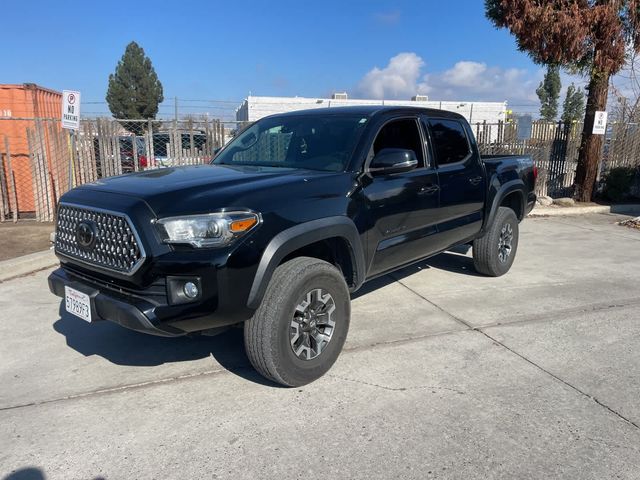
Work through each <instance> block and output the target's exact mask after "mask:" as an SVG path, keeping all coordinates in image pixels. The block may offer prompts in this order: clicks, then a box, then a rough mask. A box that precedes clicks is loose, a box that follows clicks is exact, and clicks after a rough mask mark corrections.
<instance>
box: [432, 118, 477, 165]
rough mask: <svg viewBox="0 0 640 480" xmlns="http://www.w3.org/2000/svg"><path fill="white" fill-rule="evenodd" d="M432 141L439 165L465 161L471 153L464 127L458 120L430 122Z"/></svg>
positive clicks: (435, 120)
mask: <svg viewBox="0 0 640 480" xmlns="http://www.w3.org/2000/svg"><path fill="white" fill-rule="evenodd" d="M429 127H430V128H431V140H432V143H433V150H434V151H435V155H436V158H437V160H438V165H446V164H448V163H456V162H460V161H461V160H464V159H465V158H466V157H467V155H469V153H470V151H471V150H470V149H469V142H468V140H467V134H466V133H465V130H464V127H463V126H462V124H461V123H460V122H457V121H456V120H441V119H431V120H429Z"/></svg>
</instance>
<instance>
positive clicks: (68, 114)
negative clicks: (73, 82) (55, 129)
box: [62, 90, 80, 130]
mask: <svg viewBox="0 0 640 480" xmlns="http://www.w3.org/2000/svg"><path fill="white" fill-rule="evenodd" d="M62 128H69V129H71V130H78V129H79V128H80V92H75V91H73V90H63V91H62Z"/></svg>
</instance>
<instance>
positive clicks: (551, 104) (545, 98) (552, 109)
mask: <svg viewBox="0 0 640 480" xmlns="http://www.w3.org/2000/svg"><path fill="white" fill-rule="evenodd" d="M561 88H562V84H561V83H560V67H558V66H555V65H549V66H548V67H547V73H545V74H544V80H543V81H542V82H540V86H539V87H538V88H537V89H536V94H537V95H538V98H539V99H540V117H542V119H543V120H546V121H548V122H552V121H554V120H555V119H556V115H558V99H559V98H560V89H561Z"/></svg>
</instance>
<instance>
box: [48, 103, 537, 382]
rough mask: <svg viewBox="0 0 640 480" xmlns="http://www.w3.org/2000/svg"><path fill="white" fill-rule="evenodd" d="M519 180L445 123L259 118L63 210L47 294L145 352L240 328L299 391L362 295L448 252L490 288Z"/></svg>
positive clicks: (526, 174)
mask: <svg viewBox="0 0 640 480" xmlns="http://www.w3.org/2000/svg"><path fill="white" fill-rule="evenodd" d="M536 176H537V170H536V167H535V166H534V164H533V162H532V160H531V158H530V157H528V156H490V157H481V156H480V154H479V152H478V147H477V145H476V142H475V139H474V135H473V132H472V130H471V128H470V126H469V124H468V123H467V121H466V120H465V119H464V118H463V117H462V116H460V115H458V114H456V113H451V112H445V111H441V110H432V109H423V108H415V107H387V106H368V107H344V108H318V109H314V110H307V111H298V112H290V113H285V114H279V115H273V116H270V117H266V118H263V119H261V120H259V121H257V122H255V123H254V124H252V125H251V126H249V127H248V128H246V129H245V130H244V131H242V132H240V133H238V134H237V135H236V137H235V138H234V139H233V140H232V141H231V142H229V143H228V144H227V145H226V146H225V147H224V148H223V149H222V150H221V151H220V152H218V153H217V155H216V157H215V158H214V160H213V161H212V162H211V164H207V165H199V166H190V167H179V168H165V169H157V170H148V171H144V172H138V173H131V174H127V175H122V176H118V177H112V178H103V179H100V180H98V181H96V182H94V183H89V184H85V185H82V186H80V187H78V188H74V189H73V190H70V191H69V192H67V193H66V194H64V195H63V196H62V198H61V199H60V202H59V205H58V208H57V219H56V236H55V252H56V254H57V256H58V258H59V259H60V263H61V265H60V268H58V269H57V270H55V271H54V272H53V273H51V275H50V276H49V288H50V290H51V291H52V292H53V293H54V294H55V295H58V296H59V297H62V298H63V306H64V309H65V310H66V311H67V312H69V313H70V314H73V315H75V316H77V317H79V318H81V319H83V320H86V321H90V322H95V321H100V320H109V321H112V322H115V323H118V324H120V325H122V326H124V327H127V328H130V329H133V330H137V331H140V332H146V333H151V334H155V335H164V336H180V335H187V334H196V333H201V334H215V333H216V332H220V331H222V330H224V328H226V327H229V326H232V325H242V324H244V326H243V328H244V341H245V347H246V351H247V355H248V357H249V360H250V361H251V363H252V365H253V366H254V367H255V368H256V370H257V371H258V372H259V373H261V374H262V375H264V376H265V377H267V378H269V379H271V380H273V381H275V382H277V383H280V384H282V385H287V386H299V385H303V384H306V383H309V382H311V381H313V380H315V379H317V378H318V377H320V376H321V375H323V374H324V373H325V372H326V371H327V370H328V369H329V368H330V367H331V365H332V364H333V363H334V362H335V360H336V358H337V357H338V355H339V353H340V351H341V349H342V347H343V344H344V342H345V339H346V336H347V331H348V328H349V321H350V294H351V293H353V292H355V291H356V290H358V289H359V288H360V287H361V286H362V285H363V284H364V283H365V282H367V281H368V280H371V279H373V278H376V277H379V276H381V275H385V274H387V273H389V272H391V271H393V270H396V269H399V268H401V267H404V266H406V265H409V264H412V263H414V262H417V261H419V260H422V259H425V258H427V257H429V256H432V255H435V254H437V253H440V252H443V251H445V250H447V249H450V248H452V247H454V246H457V245H472V246H473V262H474V265H475V268H476V270H477V271H478V272H480V273H482V274H485V275H489V276H499V275H502V274H504V273H506V272H507V271H508V270H509V268H510V267H511V265H512V263H513V261H514V258H515V255H516V250H517V248H518V225H519V222H520V221H521V220H522V219H523V218H524V217H525V216H526V214H527V213H528V212H529V211H530V210H531V209H532V208H533V205H534V204H535V199H536V197H535V194H534V187H535V181H536Z"/></svg>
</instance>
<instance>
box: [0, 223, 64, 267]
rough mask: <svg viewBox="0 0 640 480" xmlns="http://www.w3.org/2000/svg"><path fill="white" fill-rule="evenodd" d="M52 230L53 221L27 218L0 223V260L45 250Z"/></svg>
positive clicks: (48, 244)
mask: <svg viewBox="0 0 640 480" xmlns="http://www.w3.org/2000/svg"><path fill="white" fill-rule="evenodd" d="M54 230H55V228H54V226H53V223H42V222H36V221H29V220H23V221H20V222H18V223H12V222H3V223H0V261H2V260H8V259H10V258H15V257H19V256H21V255H27V254H28V253H34V252H41V251H42V250H47V249H48V248H49V246H50V240H49V237H50V235H51V232H53V231H54Z"/></svg>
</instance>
